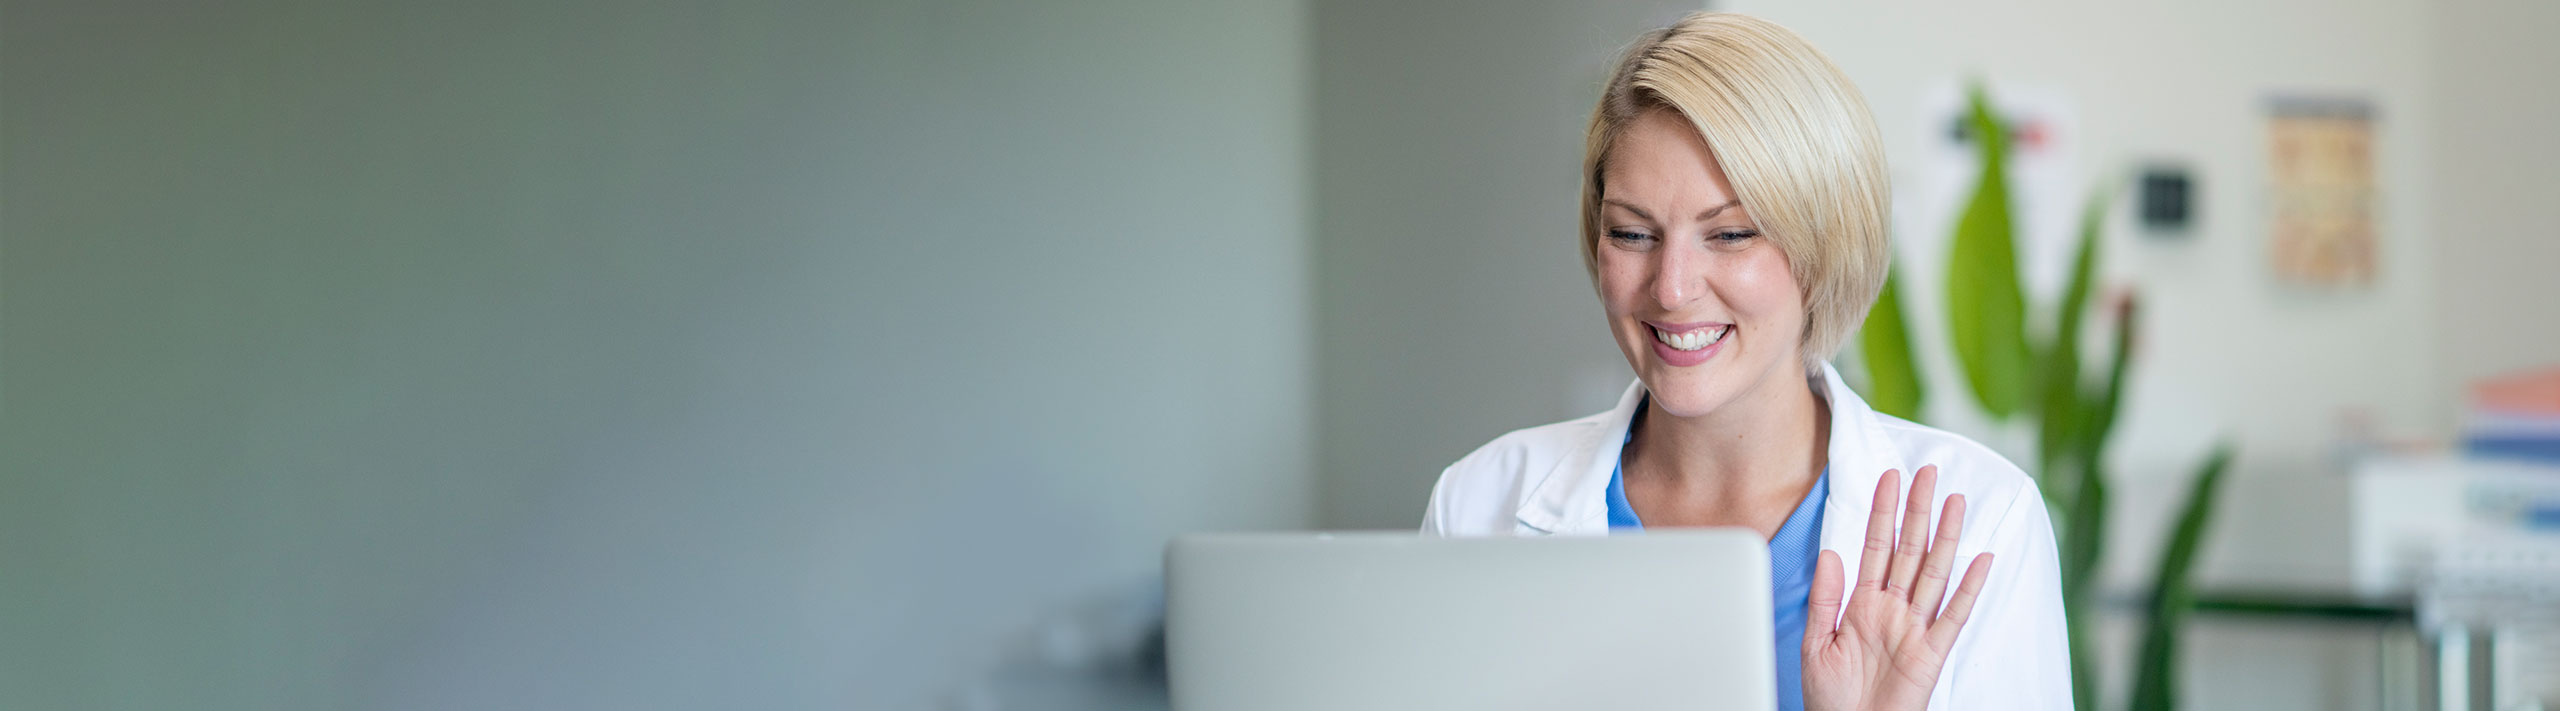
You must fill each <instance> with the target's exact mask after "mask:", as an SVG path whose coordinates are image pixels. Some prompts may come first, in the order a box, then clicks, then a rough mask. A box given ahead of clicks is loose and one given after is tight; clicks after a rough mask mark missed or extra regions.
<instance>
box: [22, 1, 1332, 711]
mask: <svg viewBox="0 0 2560 711" xmlns="http://www.w3.org/2000/svg"><path fill="white" fill-rule="evenodd" d="M1307 22H1308V18H1307V16H1306V12H1305V8H1304V7H1303V6H1302V4H1301V3H1298V2H1294V1H1290V0H1267V1H1252V2H1239V3H1218V4H1199V3H1187V2H1147V1H1137V0H1132V1H1116V2H1076V3H982V2H922V1H910V2H867V3H851V4H844V3H826V4H816V5H810V6H801V5H785V4H753V5H745V4H721V3H709V4H705V3H649V4H634V3H620V2H576V1H561V2H531V3H464V4H453V3H406V4H401V5H399V6H396V7H392V6H384V5H381V4H371V3H367V4H347V3H286V2H269V3H220V4H214V5H205V4H198V3H159V4H153V3H90V2H61V3H41V4H36V3H12V4H10V5H8V6H7V8H6V9H5V10H0V153H5V155H6V157H7V158H6V161H5V164H0V199H4V200H5V204H6V212H5V214H6V222H5V237H6V244H5V254H6V260H5V262H0V267H5V271H0V284H4V285H5V290H4V291H0V317H5V318H0V323H5V324H6V339H5V340H0V363H5V364H6V374H5V377H0V387H4V388H5V389H4V390H0V396H5V397H0V402H5V406H0V571H4V572H0V707H6V708H28V709H34V708H43V709H84V708H131V709H145V708H197V709H281V708H314V709H316V708H475V709H499V708H540V709H579V708H592V709H606V708H612V709H623V708H773V709H785V708H810V709H816V708H866V709H868V708H888V709H896V708H919V707H923V706H925V705H927V704H928V703H935V702H936V700H937V699H938V698H939V697H941V696H942V695H944V694H945V693H946V692H947V691H948V690H949V689H952V688H955V687H957V686H959V685H960V684H962V683H964V681H965V680H966V679H968V678H970V677H972V676H974V675H976V674H978V673H979V672H980V671H981V670H982V668H983V666H984V665H986V664H987V663H989V662H990V661H991V660H990V657H992V656H993V655H995V654H997V653H999V651H1000V650H1002V649H1004V648H1005V645H1006V644H1008V643H1009V640H1011V639H1012V638H1013V636H1014V635H1018V634H1020V633H1022V632H1023V631H1024V628H1025V626H1026V625H1027V624H1028V623H1029V622H1030V621H1031V619H1032V618H1033V617H1035V616H1037V615H1039V614H1040V613H1041V612H1043V611H1044V610H1047V609H1049V608H1051V607H1053V606H1057V605H1063V604H1065V603H1067V602H1069V601H1072V600H1074V599H1076V598H1077V597H1078V596H1083V595H1088V594H1094V593H1096V592H1098V591H1100V590H1104V589H1108V588H1112V587H1114V586H1119V585H1123V584H1127V583H1141V584H1143V582H1144V580H1145V579H1146V576H1148V575H1150V574H1151V573H1152V571H1153V570H1154V568H1155V566H1156V561H1157V558H1158V555H1159V551H1160V548H1159V546H1161V544H1162V542H1163V540H1164V537H1165V536H1166V535H1168V534H1170V533H1172V532H1175V531H1181V530H1189V529H1198V528H1258V527H1285V526H1303V525H1307V524H1308V523H1311V522H1312V519H1313V503H1312V498H1313V482H1312V477H1311V467H1312V461H1311V456H1310V455H1309V454H1308V452H1309V450H1310V438H1311V437H1310V433H1309V424H1308V423H1309V421H1310V419H1311V404H1310V397H1309V395H1308V393H1309V392H1310V390H1311V386H1310V382H1309V378H1310V371H1311V365H1310V362H1309V360H1310V351H1311V350H1312V345H1311V344H1312V337H1311V326H1310V325H1309V313H1308V310H1309V306H1308V303H1309V301H1310V297H1309V295H1308V292H1307V289H1308V283H1309V281H1308V280H1309V267H1308V260H1309V257H1308V245H1307V241H1306V234H1307V230H1308V224H1307V220H1308V217H1307V214H1308V211H1309V209H1310V206H1309V199H1308V195H1307V189H1306V187H1305V181H1306V163H1307V160H1308V158H1307V154H1308V152H1309V145H1308V139H1307V133H1308V126H1307V123H1308V116H1307V113H1308V109H1307V103H1306V94H1307V75H1308V72H1309V63H1310V61H1311V60H1310V58H1309V57H1308V54H1307V53H1308V47H1309V36H1308V32H1307V30H1306V23H1307Z"/></svg>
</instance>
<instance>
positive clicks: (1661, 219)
mask: <svg viewBox="0 0 2560 711" xmlns="http://www.w3.org/2000/svg"><path fill="white" fill-rule="evenodd" d="M1603 165H1604V166H1605V167H1604V168H1603V169H1602V174H1601V175H1602V177H1601V184H1602V185H1603V186H1604V189H1603V191H1602V193H1601V196H1600V200H1601V209H1600V219H1601V225H1600V226H1601V229H1602V230H1603V234H1602V236H1601V238H1600V244H1599V245H1598V249H1597V255H1596V256H1597V259H1596V260H1595V261H1596V263H1597V264H1598V265H1599V271H1600V295H1601V301H1602V302H1603V304H1602V305H1603V306H1604V307H1606V308H1607V310H1608V313H1609V331H1610V333H1611V334H1612V335H1613V336H1615V337H1616V338H1617V340H1618V350H1619V351H1621V352H1623V353H1625V354H1626V356H1627V364H1628V365H1631V366H1634V367H1635V371H1636V377H1638V378H1640V379H1643V380H1644V384H1645V388H1646V390H1648V391H1650V392H1652V394H1653V405H1654V407H1657V408H1661V409H1662V410H1663V411H1665V412H1666V413H1668V414H1670V415H1673V416H1675V417H1697V416H1701V415H1706V414H1709V413H1712V412H1715V411H1717V410H1718V409H1720V408H1723V407H1725V406H1726V405H1727V404H1729V403H1733V402H1735V401H1737V400H1740V399H1743V398H1746V397H1755V396H1758V394H1759V393H1767V392H1775V391H1774V390H1769V389H1763V388H1761V386H1762V385H1763V384H1766V383H1769V382H1774V381H1776V380H1778V379H1780V378H1783V379H1785V380H1791V381H1795V382H1802V381H1803V378H1804V370H1803V365H1802V360H1801V356H1799V355H1798V354H1799V353H1801V352H1802V349H1803V337H1804V329H1805V313H1804V292H1803V290H1802V289H1799V288H1797V286H1796V280H1795V275H1794V273H1793V272H1791V271H1789V270H1788V269H1787V257H1786V254H1785V253H1784V252H1781V251H1780V250H1779V249H1778V245H1777V244H1775V243H1773V242H1770V241H1769V238H1768V237H1767V236H1764V235H1761V234H1760V231H1759V228H1757V227H1754V226H1753V223H1752V220H1751V216H1750V214H1749V213H1748V212H1747V211H1746V210H1744V209H1743V207H1742V204H1741V203H1740V202H1739V201H1738V198H1736V197H1735V195H1734V192H1733V184H1732V183H1731V182H1729V181H1727V180H1726V179H1725V175H1724V169H1723V168H1722V167H1721V166H1718V165H1717V164H1716V159H1715V156H1714V154H1712V153H1711V152H1709V151H1708V149H1707V144H1706V141H1705V140H1703V139H1701V138H1699V136H1698V132H1697V129H1695V128H1693V127H1691V126H1690V124H1689V121H1688V119H1686V118H1683V117H1682V116H1681V115H1680V114H1679V113H1677V112H1673V111H1668V110H1654V111H1648V112H1645V114H1644V115H1643V116H1642V117H1639V118H1637V119H1636V120H1635V122H1634V123H1633V124H1631V125H1629V126H1627V128H1626V129H1625V132H1624V133H1622V134H1621V135H1620V136H1619V137H1618V141H1617V144H1616V145H1615V146H1614V147H1612V148H1611V149H1610V151H1609V155H1608V156H1607V157H1606V158H1605V159H1604V163H1603Z"/></svg>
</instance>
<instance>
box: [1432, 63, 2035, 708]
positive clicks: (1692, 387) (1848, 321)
mask: <svg viewBox="0 0 2560 711" xmlns="http://www.w3.org/2000/svg"><path fill="white" fill-rule="evenodd" d="M1584 168H1585V170H1584V172H1583V194H1582V218H1583V219H1582V235H1581V251H1582V258H1583V264H1584V266H1585V267H1586V268H1588V269H1589V271H1590V274H1591V278H1592V283H1593V285H1594V286H1595V287H1596V288H1597V290H1598V291H1599V295H1600V301H1601V305H1602V307H1603V311H1604V313H1605V314H1606V316H1607V318H1608V322H1609V331H1610V333H1611V334H1612V335H1613V336H1614V337H1615V340H1616V341H1617V344H1618V349H1619V350H1620V351H1621V352H1623V353H1624V354H1625V356H1626V358H1627V364H1628V365H1630V366H1632V367H1633V368H1634V369H1635V373H1636V382H1635V383H1634V384H1632V385H1631V386H1629V387H1628V388H1627V392H1626V395H1625V396H1623V397H1621V398H1620V399H1619V403H1618V406H1617V407H1616V408H1613V409H1611V410H1609V411H1608V412H1603V413H1600V414H1597V415H1592V416H1590V417H1585V418H1582V419H1579V420H1573V421H1570V422H1562V423H1557V424H1552V425H1546V426H1543V427H1533V428H1530V429H1525V430H1520V431H1517V432H1512V433H1510V434H1506V435H1503V436H1502V437H1500V438H1498V439H1495V440H1494V441H1493V442H1491V443H1489V444H1486V445H1485V446H1484V447H1482V448H1480V449H1477V450H1476V451H1475V452H1474V453H1471V454H1468V455H1467V456H1466V457H1465V458H1464V459H1460V460H1458V462H1457V463H1456V464H1453V465H1450V467H1449V468H1448V470H1447V471H1445V472H1443V473H1442V474H1441V475H1440V482H1439V484H1438V486H1436V487H1435V488H1434V489H1433V491H1432V495H1431V502H1430V506H1429V509H1428V510H1427V512H1426V513H1425V521H1424V523H1423V530H1424V532H1425V533H1432V534H1439V535H1448V536H1487V535H1548V534H1554V535H1606V534H1610V533H1626V532H1631V531H1633V530H1635V529H1640V528H1646V527H1678V526H1739V527H1747V528H1750V529H1753V530H1755V531H1758V532H1759V533H1760V534H1761V535H1762V536H1764V537H1767V538H1768V540H1769V553H1770V565H1771V568H1772V570H1771V576H1770V580H1771V581H1772V586H1773V588H1774V589H1773V590H1772V591H1771V594H1772V596H1773V598H1772V599H1773V600H1774V602H1775V603H1776V605H1775V609H1776V617H1777V619H1776V621H1777V630H1778V633H1777V638H1776V639H1775V640H1773V643H1774V644H1775V645H1776V647H1777V650H1778V657H1777V658H1778V696H1779V699H1780V706H1781V707H1782V708H1787V709H1825V710H1829V709H1921V708H1929V709H1951V708H1952V709H1967V710H1968V711H1971V710H1976V709H2061V708H2069V707H2070V706H2071V689H2070V673H2069V667H2070V664H2069V658H2068V654H2069V652H2068V651H2067V649H2066V645H2065V640H2064V636H2063V635H2064V627H2063V619H2062V595H2061V585H2060V575H2059V570H2058V567H2057V564H2056V562H2055V555H2054V542H2053V527H2052V523H2051V521H2050V520H2048V519H2047V517H2046V515H2045V509H2044V501H2043V497H2042V496H2041V495H2039V494H2038V493H2037V491H2036V486H2035V483H2034V481H2032V480H2030V479H2028V478H2027V476H2026V475H2025V474H2024V473H2022V472H2020V471H2019V469H2018V467H2017V466H2016V465H2013V464H2011V463H2009V462H2008V460H2006V459H2003V458H2001V457H2000V455H1998V454H1995V453H1993V452H1992V451H1991V450H1989V449H1987V448H1985V447H1983V446H1982V445H1980V444H1977V443H1975V442H1973V441H1972V440H1968V439H1965V438H1964V437H1961V436H1958V435H1955V434H1951V433H1947V432H1943V431H1939V430H1936V429H1931V428H1928V427H1924V426H1921V425H1917V424H1913V423H1910V422H1907V421H1903V420H1900V419H1896V418H1894V417H1890V416H1887V415H1883V414H1879V413H1877V412H1875V411H1874V410H1872V409H1869V408H1868V407H1867V405H1866V403H1865V402H1864V401H1862V400H1860V399H1859V398H1858V394H1857V393H1854V392H1851V391H1850V390H1849V388H1848V387H1847V386H1845V385H1843V384H1842V383H1841V381H1840V375H1839V373H1838V371H1836V370H1834V369H1833V368H1832V367H1831V366H1830V365H1829V364H1828V363H1827V362H1826V361H1827V359H1828V358H1829V357H1830V356H1831V354H1832V353H1833V352H1834V351H1836V350H1838V349H1839V347H1840V345H1841V342H1842V341H1843V340H1845V339H1846V338H1847V337H1848V336H1849V334H1850V333H1851V332H1853V331H1854V330H1855V329H1856V328H1857V327H1858V324H1859V323H1860V322H1861V321H1862V320H1863V319H1864V318H1865V317H1866V313H1867V308H1868V307H1869V306H1870V305H1871V304H1872V303H1873V302H1874V300H1875V297H1876V294H1877V292H1878V291H1879V290H1880V289H1881V288H1882V286H1883V283H1884V278H1885V271H1886V264H1887V263H1888V261H1889V260H1890V256H1891V247H1890V245H1889V244H1888V243H1887V237H1886V228H1885V224H1886V210H1887V206H1888V204H1889V202H1890V200H1889V196H1888V190H1889V187H1888V186H1887V184H1886V171H1885V163H1884V154H1883V149H1882V147H1881V145H1880V144H1879V141H1878V139H1877V135H1876V128H1875V121H1874V119H1873V118H1872V117H1870V116H1869V115H1868V112H1867V107H1866V102H1865V100H1864V99H1863V98H1861V96H1860V95H1859V93H1858V90H1857V88H1856V87H1855V86H1853V85H1852V84H1851V83H1850V82H1849V80H1848V78H1847V77H1845V76H1843V75H1842V74H1841V72H1840V70H1839V68H1838V67H1835V66H1833V65H1832V64H1831V61H1830V60H1829V59H1827V58H1825V57H1824V56H1823V55H1822V53H1821V52H1819V51H1816V50H1815V49H1814V48H1813V47H1812V46H1811V45H1808V44H1806V43H1805V41H1804V40H1803V38H1801V37H1798V36H1796V35H1795V34H1794V33H1793V32H1790V31H1788V30H1786V29H1785V28H1782V27H1779V26H1777V25H1774V24H1770V23H1768V22H1765V21H1762V20H1758V19H1755V18H1751V17H1746V16H1741V15H1732V14H1718V13H1700V14H1696V15H1691V16H1689V17H1687V18H1685V19H1682V20H1681V21H1680V22H1679V23H1678V24H1675V25H1673V26H1671V27H1669V28H1665V29H1662V30H1657V31H1654V32H1651V33H1648V34H1646V35H1645V36H1643V37H1642V38H1640V39H1639V40H1638V41H1637V42H1636V44H1635V45H1634V46H1633V47H1631V48H1630V49H1629V50H1628V51H1627V54H1626V56H1625V58H1624V59H1623V60H1622V61H1621V62H1620V63H1619V65H1618V67H1617V70H1616V72H1615V73H1614V74H1613V75H1612V76H1611V77H1610V78H1609V83H1608V84H1607V86H1606V88H1605V89H1604V90H1603V92H1602V94H1601V97H1600V105H1599V108H1598V109H1597V110H1595V111H1594V112H1593V113H1592V118H1591V128H1590V136H1589V141H1588V144H1587V146H1586V153H1585V158H1584ZM1906 474H1907V475H1908V479H1907V483H1908V485H1909V489H1908V491H1907V497H1906V496H1905V494H1906V491H1905V489H1904V488H1903V487H1904V485H1905V483H1906V478H1905V476H1906ZM1941 494H1943V498H1941V496H1940V495H1941ZM1906 502H1907V503H1908V504H1909V505H1907V506H1905V505H1904V504H1905V503H1906ZM1933 511H1935V512H1936V513H1937V518H1936V524H1937V525H1936V526H1935V527H1934V528H1933V527H1932V526H1931V525H1930V524H1931V514H1932V512H1933ZM1897 523H1898V524H1899V525H1898V526H1897ZM1959 563H1963V565H1962V567H1961V568H1959V567H1958V564H1959ZM1609 587H1610V581H1606V580H1595V581H1592V590H1593V591H1594V596H1593V598H1592V599H1590V600H1578V601H1558V609H1556V610H1555V611H1553V614H1554V615H1555V617H1556V618H1557V619H1556V620H1555V621H1553V622H1548V623H1547V624H1572V623H1573V619H1572V609H1573V607H1574V606H1575V605H1605V604H1608V601H1607V591H1608V590H1609Z"/></svg>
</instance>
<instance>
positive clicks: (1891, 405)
mask: <svg viewBox="0 0 2560 711" xmlns="http://www.w3.org/2000/svg"><path fill="white" fill-rule="evenodd" d="M1901 281H1902V275H1901V270H1899V269H1896V270H1892V271H1888V272H1886V273H1885V278H1884V291H1883V292H1882V293H1879V294H1877V295H1876V305H1875V307H1874V308H1872V309H1869V310H1868V311H1867V322H1866V325H1864V326H1860V327H1859V328H1858V351H1859V354H1860V357H1861V360H1863V361H1865V362H1866V366H1867V403H1868V404H1870V405H1873V406H1875V409H1876V411H1877V412H1882V413H1885V414H1888V415H1892V416H1895V417H1899V418H1902V419H1906V420H1911V421H1913V422H1918V421H1920V402H1921V398H1922V397H1924V396H1925V395H1926V393H1925V392H1924V391H1923V390H1922V389H1921V386H1920V367H1919V362H1918V360H1917V359H1916V356H1915V354H1913V353H1912V352H1911V331H1910V327H1909V325H1908V324H1906V323H1905V322H1904V321H1903V318H1902V296H1901V294H1900V291H1901V288H1900V287H1899V286H1898V284H1899V282H1901Z"/></svg>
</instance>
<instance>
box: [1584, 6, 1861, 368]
mask: <svg viewBox="0 0 2560 711" xmlns="http://www.w3.org/2000/svg"><path fill="white" fill-rule="evenodd" d="M1665 108H1667V109H1670V110H1673V111H1677V112H1679V114H1680V115H1681V116H1683V117H1685V118H1687V119H1688V120H1689V123H1690V124H1691V125H1693V126H1696V127H1697V129H1698V134H1699V136H1701V137H1703V138H1705V139H1706V143H1707V147H1708V149H1709V150H1712V151H1714V153H1715V159H1716V162H1717V163H1718V164H1719V165H1721V166H1723V168H1724V172H1725V176H1726V177H1727V178H1729V179H1730V180H1732V182H1733V189H1734V193H1735V196H1736V197H1737V198H1738V199H1740V200H1741V201H1742V205H1743V208H1744V209H1745V210H1748V211H1749V212H1750V214H1751V217H1752V220H1753V221H1755V222H1758V223H1759V225H1758V227H1759V229H1760V232H1761V233H1762V234H1764V235H1767V236H1768V238H1769V239H1770V240H1771V241H1773V242H1774V243H1775V244H1776V245H1777V246H1778V249H1779V250H1780V251H1782V252H1784V253H1785V254H1786V256H1787V264H1788V268H1789V271H1791V272H1792V273H1793V274H1794V276H1795V279H1796V284H1797V285H1799V286H1800V287H1802V288H1803V289H1804V306H1805V333H1804V340H1803V342H1802V345H1803V348H1804V361H1805V366H1806V368H1808V369H1813V368H1818V367H1819V366H1820V364H1821V363H1822V362H1823V361H1825V360H1827V359H1829V358H1830V357H1831V354H1832V353H1834V352H1836V351H1838V350H1839V348H1840V345H1841V343H1842V342H1843V341H1845V340H1847V339H1848V337H1849V334H1850V333H1851V332H1853V331H1856V330H1857V328H1858V325H1859V324H1860V323H1862V322H1864V321H1865V320H1866V316H1867V309H1868V307H1870V306H1873V305H1874V304H1875V300H1876V294H1877V292H1879V291H1882V290H1883V289H1884V279H1885V272H1886V271H1887V269H1888V267H1889V264H1890V263H1891V260H1892V256H1893V254H1892V253H1893V247H1892V245H1891V244H1890V243H1889V242H1888V237H1887V229H1886V219H1887V216H1888V215H1889V214H1890V213H1889V211H1890V210H1891V203H1892V187H1891V185H1890V184H1889V182H1888V176H1887V175H1886V172H1885V162H1884V145H1883V141H1882V140H1881V138H1880V137H1879V136H1878V135H1877V133H1876V122H1875V117H1874V116H1871V115H1869V114H1868V112H1867V102H1866V99H1865V98H1864V97H1862V96H1861V95H1860V94H1859V93H1858V88H1857V86H1856V85H1855V84H1852V83H1850V81H1849V77H1848V76H1847V75H1845V74H1842V73H1841V72H1840V68H1839V67H1838V66H1836V65H1833V64H1832V63H1831V60H1830V59H1829V58H1827V57H1824V56H1823V55H1822V52H1821V51H1819V50H1816V49H1814V48H1813V45H1811V44H1808V43H1806V42H1805V41H1804V38H1803V37H1799V36H1797V35H1796V33H1794V32H1792V31H1789V30H1787V28H1784V27H1779V26H1778V25H1776V24H1774V23H1771V22H1769V21H1767V20H1762V19H1759V18H1756V17H1750V16H1747V15H1736V14H1731V13H1715V12H1701V13H1695V14H1692V15H1689V16H1688V17H1684V18H1681V19H1680V21H1679V22H1678V23H1675V24H1673V25H1672V26H1670V27H1666V28H1663V29H1659V30H1654V31H1652V32H1647V33H1645V35H1644V36H1643V37H1641V38H1638V39H1637V40H1636V42H1635V44H1634V45H1633V46H1631V47H1628V48H1627V52H1626V55H1625V57H1624V58H1622V59H1620V60H1619V61H1618V68H1617V71H1616V72H1614V73H1612V74H1611V75H1610V76H1609V84H1608V86H1607V88H1606V89H1605V90H1604V91H1603V92H1602V93H1601V95H1600V107H1599V108H1598V109H1596V110H1594V111H1592V113H1591V132H1590V136H1589V140H1588V143H1587V144H1586V146H1585V150H1586V153H1584V154H1583V159H1582V163H1583V171H1582V266H1583V268H1584V269H1585V270H1587V271H1589V272H1590V274H1591V278H1592V284H1593V286H1594V287H1597V286H1598V284H1599V278H1600V272H1599V265H1598V264H1597V261H1596V260H1597V259H1598V255H1597V254H1596V252H1597V250H1598V248H1599V244H1600V237H1601V234H1602V232H1603V230H1604V229H1605V228H1604V227H1603V225H1602V224H1601V220H1600V198H1601V192H1602V189H1603V188H1604V187H1605V186H1603V185H1602V184H1601V172H1602V171H1603V170H1604V169H1605V168H1607V166H1606V165H1605V161H1606V159H1607V157H1608V155H1609V149H1610V147H1611V146H1612V145H1614V144H1615V143H1616V142H1617V138H1618V135H1619V134H1620V133H1622V132H1624V131H1625V130H1626V127H1627V126H1628V125H1629V124H1631V123H1634V122H1635V119H1636V118H1637V117H1638V116H1641V115H1643V114H1644V113H1645V112H1646V111H1649V110H1654V109H1665Z"/></svg>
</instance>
